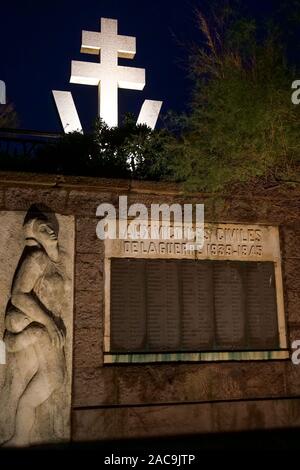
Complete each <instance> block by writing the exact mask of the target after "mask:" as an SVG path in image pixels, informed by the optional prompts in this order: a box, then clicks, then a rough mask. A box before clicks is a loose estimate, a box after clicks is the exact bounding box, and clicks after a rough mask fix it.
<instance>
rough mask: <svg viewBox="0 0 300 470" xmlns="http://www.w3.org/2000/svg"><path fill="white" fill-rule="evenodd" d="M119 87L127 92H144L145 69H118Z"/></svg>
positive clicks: (120, 67)
mask: <svg viewBox="0 0 300 470" xmlns="http://www.w3.org/2000/svg"><path fill="white" fill-rule="evenodd" d="M117 76H118V86H119V88H125V89H126V90H143V89H144V87H145V85H146V72H145V69H138V68H135V67H122V66H119V67H118V75H117Z"/></svg>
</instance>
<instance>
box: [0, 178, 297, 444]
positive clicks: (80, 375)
mask: <svg viewBox="0 0 300 470" xmlns="http://www.w3.org/2000/svg"><path fill="white" fill-rule="evenodd" d="M119 195H128V203H129V204H131V203H134V202H143V203H145V204H150V203H152V202H156V203H170V202H172V203H174V202H179V203H180V202H186V203H203V202H204V203H205V204H206V205H205V217H206V221H208V222H214V221H218V222H224V223H225V222H232V223H234V222H236V223H252V224H253V223H264V224H269V225H278V226H279V229H280V237H281V252H282V269H283V283H284V302H285V314H286V320H287V332H288V347H289V348H290V346H291V342H292V340H293V339H300V276H299V272H300V209H299V208H300V191H299V190H296V189H295V190H290V192H289V193H288V195H287V193H286V191H284V192H282V191H281V190H279V189H278V188H274V189H269V190H266V191H258V190H256V191H255V192H253V193H249V191H248V192H245V193H244V194H236V195H235V196H234V197H232V198H229V199H226V200H225V201H214V202H212V201H211V200H210V199H209V198H208V197H207V196H205V195H201V194H199V195H193V196H184V194H183V193H182V192H180V188H179V187H177V186H176V185H171V184H169V185H166V184H160V183H149V182H147V183H143V182H129V181H125V180H124V181H120V180H101V179H94V178H77V177H66V178H64V177H55V176H47V175H43V176H42V175H40V176H38V175H26V174H13V173H11V174H3V173H2V174H0V210H7V211H9V210H11V211H24V210H27V209H28V207H29V206H30V205H31V204H32V203H37V202H41V203H44V204H46V205H47V206H49V207H50V208H51V209H53V210H54V211H55V212H57V213H59V214H66V215H73V216H74V217H75V220H76V252H75V299H74V305H75V325H74V357H73V361H74V362H73V367H74V369H73V397H72V418H73V419H72V437H73V439H74V440H92V439H96V440H98V439H111V438H128V437H143V436H145V437H147V436H148V437H149V436H161V435H175V434H178V433H179V432H180V433H181V434H190V433H196V432H218V431H227V430H228V431H229V430H230V431H235V430H248V429H261V428H276V427H293V426H299V425H300V365H299V366H296V365H293V364H292V362H291V360H290V359H288V360H272V361H245V362H219V363H217V362H215V363H199V364H198V363H191V364H184V363H182V364H176V363H170V364H152V365H143V364H139V365H122V366H120V365H119V366H116V365H105V366H104V365H103V354H102V350H103V319H104V318H103V298H104V292H103V290H104V284H103V257H104V247H103V242H101V241H100V240H98V239H97V237H96V223H97V219H96V216H95V214H96V208H97V206H98V205H99V204H100V203H102V202H112V203H115V204H117V202H118V196H119ZM2 230H5V227H2Z"/></svg>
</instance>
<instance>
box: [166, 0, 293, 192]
mask: <svg viewBox="0 0 300 470" xmlns="http://www.w3.org/2000/svg"><path fill="white" fill-rule="evenodd" d="M243 3H245V2H243ZM293 3H294V4H298V10H296V11H298V12H299V7H300V1H298V0H293ZM233 4H234V5H233ZM230 5H231V6H230ZM232 5H233V7H234V8H232ZM283 7H284V5H283V2H282V4H281V10H280V12H281V14H280V15H279V12H278V10H277V11H276V12H274V11H273V16H272V17H270V16H268V17H267V18H265V17H256V16H255V17H251V15H250V14H249V13H248V12H247V11H246V10H245V8H244V7H243V6H242V2H238V1H235V2H230V4H229V3H224V4H223V6H222V8H221V9H219V10H216V9H214V10H213V13H211V15H206V16H205V15H203V14H202V13H201V12H200V11H198V12H197V19H198V24H199V29H200V31H201V34H202V38H203V43H202V44H201V45H197V46H195V47H194V49H193V51H192V53H191V57H190V73H191V78H192V80H193V83H194V89H193V95H192V101H191V109H190V113H189V114H188V115H187V116H181V117H179V118H178V123H179V124H180V125H181V132H180V138H179V140H178V139H177V138H173V139H172V142H171V144H170V146H169V151H170V153H171V154H172V155H173V159H172V161H171V167H172V172H173V173H174V175H175V177H176V178H177V179H179V180H181V181H185V182H186V185H187V187H188V188H189V189H198V190H199V189H200V190H207V191H211V192H218V191H223V192H224V190H225V189H226V188H227V189H230V187H231V185H232V184H233V183H236V182H248V181H250V180H253V179H258V178H259V179H263V180H276V181H286V180H293V181H294V180H296V179H297V178H298V179H299V163H300V139H299V134H300V106H299V107H297V106H295V105H293V104H292V102H291V93H292V90H291V84H292V82H293V81H294V80H295V79H296V78H297V75H296V74H297V72H298V69H297V67H296V66H295V64H293V57H292V56H293V54H292V53H291V52H293V51H290V45H291V43H293V34H292V26H291V25H293V26H295V25H297V26H298V27H299V24H300V16H299V14H298V16H296V15H292V16H291V17H289V14H288V13H289V12H290V10H289V9H288V8H287V9H286V10H285V9H284V8H283ZM284 14H285V17H284V16H283V15H284ZM283 25H284V28H283ZM282 28H283V29H282ZM285 28H289V34H288V35H285V34H284V32H285V31H286V29H285ZM298 61H299V59H298Z"/></svg>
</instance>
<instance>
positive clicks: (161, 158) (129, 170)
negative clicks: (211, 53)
mask: <svg viewBox="0 0 300 470" xmlns="http://www.w3.org/2000/svg"><path fill="white" fill-rule="evenodd" d="M168 141H169V137H168V133H167V131H166V130H155V131H152V130H151V129H150V128H149V127H147V126H145V125H138V126H137V125H136V124H135V119H134V118H133V116H131V115H127V116H126V117H125V120H124V122H123V124H122V125H121V126H120V127H115V128H109V127H108V126H107V125H106V124H105V123H104V122H103V121H102V120H101V119H97V120H96V122H95V125H94V130H93V132H92V133H90V134H84V135H83V134H81V133H79V132H74V133H71V134H66V135H63V136H62V137H61V138H60V139H59V140H58V141H57V142H55V143H52V144H47V145H43V146H41V147H40V148H38V150H37V151H36V152H34V153H33V154H31V155H27V156H24V155H23V156H19V157H18V158H16V157H14V158H13V159H9V158H4V156H2V158H0V166H1V167H2V169H15V165H14V167H12V165H13V164H14V163H16V164H17V166H18V167H19V169H20V170H23V171H39V172H48V173H61V174H66V175H82V176H101V177H110V178H136V179H153V180H157V179H161V178H162V179H163V178H167V177H168V171H169V170H168V165H167V163H166V162H167V153H166V143H167V142H168Z"/></svg>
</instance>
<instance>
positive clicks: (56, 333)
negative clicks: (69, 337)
mask: <svg viewBox="0 0 300 470" xmlns="http://www.w3.org/2000/svg"><path fill="white" fill-rule="evenodd" d="M48 333H49V336H50V339H51V342H52V345H53V346H55V347H56V348H58V349H62V348H63V347H64V345H65V336H64V333H63V332H62V331H61V330H60V329H59V328H58V327H57V326H56V324H55V323H54V322H53V323H51V325H49V326H48Z"/></svg>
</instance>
